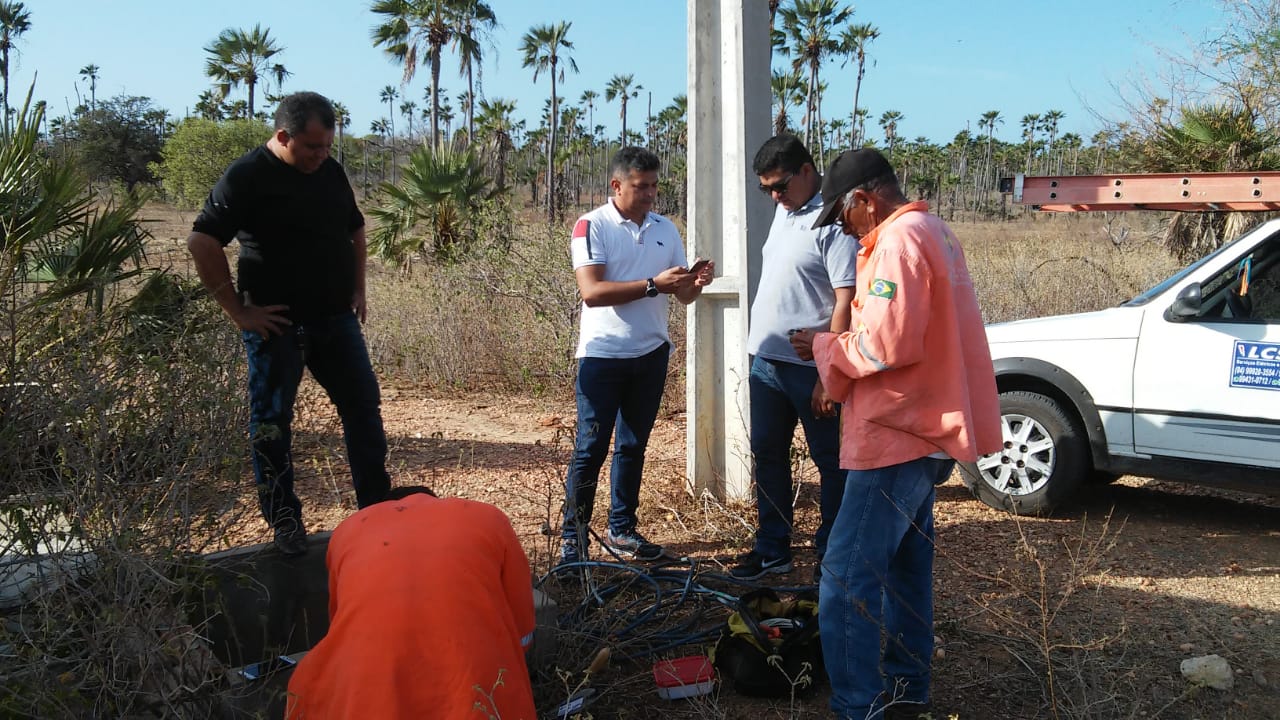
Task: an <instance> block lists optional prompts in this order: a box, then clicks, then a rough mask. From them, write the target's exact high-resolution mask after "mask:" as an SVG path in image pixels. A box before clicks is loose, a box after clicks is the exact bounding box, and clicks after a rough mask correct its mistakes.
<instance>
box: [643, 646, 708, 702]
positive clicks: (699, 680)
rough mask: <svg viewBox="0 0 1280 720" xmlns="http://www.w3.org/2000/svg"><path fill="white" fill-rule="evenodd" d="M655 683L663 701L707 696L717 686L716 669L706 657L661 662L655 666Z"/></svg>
mask: <svg viewBox="0 0 1280 720" xmlns="http://www.w3.org/2000/svg"><path fill="white" fill-rule="evenodd" d="M653 681H654V682H655V683H657V685H658V697H661V698H662V699H663V700H679V699H680V698H690V697H697V696H699V695H706V694H707V693H709V692H711V689H712V688H713V687H715V684H716V669H715V668H714V667H713V666H712V665H711V661H710V660H708V659H707V656H706V655H689V656H687V657H682V658H676V659H674V660H660V661H658V662H657V663H654V665H653Z"/></svg>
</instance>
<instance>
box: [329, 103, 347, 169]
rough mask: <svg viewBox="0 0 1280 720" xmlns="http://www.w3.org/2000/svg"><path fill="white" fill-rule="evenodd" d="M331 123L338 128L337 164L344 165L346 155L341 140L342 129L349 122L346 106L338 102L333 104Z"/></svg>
mask: <svg viewBox="0 0 1280 720" xmlns="http://www.w3.org/2000/svg"><path fill="white" fill-rule="evenodd" d="M333 124H334V125H335V126H336V127H337V129H338V164H339V165H346V159H347V156H346V152H345V148H344V143H343V142H342V131H343V129H344V128H346V127H347V126H348V125H350V124H351V113H350V112H349V111H348V110H347V106H346V105H343V104H342V103H340V102H335V103H334V104H333Z"/></svg>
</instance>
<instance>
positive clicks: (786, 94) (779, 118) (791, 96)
mask: <svg viewBox="0 0 1280 720" xmlns="http://www.w3.org/2000/svg"><path fill="white" fill-rule="evenodd" d="M769 88H770V89H771V90H772V91H773V98H774V101H775V102H776V103H777V104H778V111H777V113H775V114H774V116H773V133H774V134H775V135H779V134H781V133H784V132H786V131H787V125H788V123H787V108H789V107H791V106H792V105H798V104H800V103H802V102H804V97H805V95H804V80H803V79H802V78H801V77H800V71H799V70H792V71H791V72H789V73H784V72H781V71H779V70H774V71H773V74H772V76H771V77H770V78H769Z"/></svg>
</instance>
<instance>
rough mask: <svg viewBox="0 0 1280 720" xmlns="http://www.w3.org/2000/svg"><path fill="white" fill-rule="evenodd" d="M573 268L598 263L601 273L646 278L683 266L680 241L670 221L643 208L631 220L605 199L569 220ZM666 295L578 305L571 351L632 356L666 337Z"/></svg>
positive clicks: (581, 354)
mask: <svg viewBox="0 0 1280 720" xmlns="http://www.w3.org/2000/svg"><path fill="white" fill-rule="evenodd" d="M570 248H571V250H572V255H573V269H574V271H575V272H576V271H577V270H578V268H580V267H585V266H587V265H604V266H605V268H604V279H605V280H606V281H609V282H626V281H630V280H644V279H647V278H651V277H653V276H655V275H657V274H659V273H661V272H662V271H663V270H666V269H668V268H673V267H687V266H688V260H687V259H686V258H685V254H684V241H683V240H682V239H681V238H680V233H679V232H677V231H676V228H675V225H672V224H671V221H670V220H668V219H666V218H664V217H662V216H661V215H658V214H656V213H649V214H648V216H647V217H646V218H645V220H644V225H642V226H637V225H636V224H635V223H634V222H633V221H631V220H628V219H627V218H625V217H623V216H622V213H620V212H618V209H617V208H616V207H614V205H613V201H612V200H609V201H608V202H606V203H605V204H603V205H601V206H600V207H598V208H596V209H595V210H592V211H591V212H589V213H587V214H586V215H583V216H582V217H581V218H579V219H578V222H577V223H575V224H574V226H573V240H572V242H571V243H570ZM670 339H671V338H670V335H669V334H668V332H667V295H666V294H665V293H662V294H659V295H658V296H657V297H642V298H640V299H639V300H632V301H631V302H629V303H623V304H621V305H611V306H608V307H587V305H586V303H583V305H582V317H581V321H580V323H579V328H578V350H577V354H576V357H580V358H583V357H600V358H633V357H640V356H641V355H645V354H647V353H650V352H652V351H653V350H655V349H656V348H658V347H659V346H661V345H662V344H663V343H665V342H669V341H670Z"/></svg>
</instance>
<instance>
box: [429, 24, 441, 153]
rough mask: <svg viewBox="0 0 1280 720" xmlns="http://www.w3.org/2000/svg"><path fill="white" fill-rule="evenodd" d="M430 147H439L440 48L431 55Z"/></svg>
mask: <svg viewBox="0 0 1280 720" xmlns="http://www.w3.org/2000/svg"><path fill="white" fill-rule="evenodd" d="M431 147H433V148H438V147H440V48H435V49H434V51H433V52H432V53H431Z"/></svg>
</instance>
